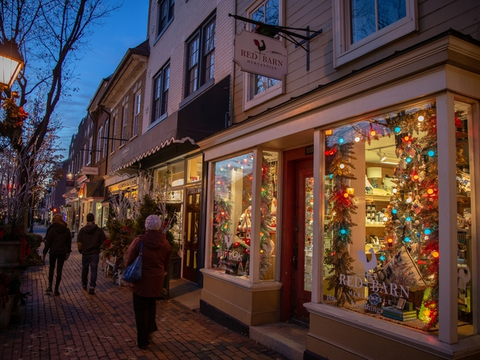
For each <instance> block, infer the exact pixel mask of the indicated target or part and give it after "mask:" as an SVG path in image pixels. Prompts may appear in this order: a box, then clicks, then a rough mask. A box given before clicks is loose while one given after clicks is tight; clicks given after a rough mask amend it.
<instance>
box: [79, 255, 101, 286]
mask: <svg viewBox="0 0 480 360" xmlns="http://www.w3.org/2000/svg"><path fill="white" fill-rule="evenodd" d="M99 261H100V255H99V254H90V255H82V285H85V286H86V285H87V282H88V270H89V269H90V270H92V272H91V274H90V287H91V288H94V287H95V286H97V273H98V262H99Z"/></svg>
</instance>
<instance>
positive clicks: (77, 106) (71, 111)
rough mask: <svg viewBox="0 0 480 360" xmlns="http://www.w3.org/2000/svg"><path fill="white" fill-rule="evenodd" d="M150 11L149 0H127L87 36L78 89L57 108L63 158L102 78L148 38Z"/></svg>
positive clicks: (78, 63) (77, 81)
mask: <svg viewBox="0 0 480 360" xmlns="http://www.w3.org/2000/svg"><path fill="white" fill-rule="evenodd" d="M115 1H116V0H114V2H115ZM117 2H118V1H117ZM147 14H148V0H124V4H123V6H122V7H121V8H120V9H119V10H117V11H114V12H113V13H111V15H110V16H109V17H107V18H105V19H104V24H103V25H98V26H96V27H95V28H93V34H92V35H91V36H90V37H88V38H87V41H88V42H89V49H85V50H84V51H83V52H82V53H81V54H80V55H81V60H80V61H77V62H76V63H75V67H76V70H75V74H76V75H77V76H76V77H77V78H78V80H76V81H75V82H74V83H73V84H72V86H73V87H76V88H79V91H78V92H75V93H73V94H72V96H71V97H70V98H69V99H67V100H66V101H63V102H62V103H59V105H58V106H57V108H56V111H55V112H56V114H57V115H59V116H60V118H61V119H62V120H61V121H62V124H63V128H62V130H60V131H59V133H58V135H59V137H60V140H59V141H60V143H59V144H58V147H59V148H62V149H64V150H63V151H61V154H62V155H63V156H64V160H66V159H67V157H68V148H69V146H70V141H71V139H72V135H73V134H76V133H77V131H78V125H79V124H80V121H81V120H82V118H84V117H85V116H86V115H87V107H88V104H89V102H90V100H91V98H92V96H93V95H94V94H95V91H96V90H97V88H98V85H99V84H100V81H101V80H102V79H103V78H106V77H108V76H109V75H111V74H112V73H113V72H114V71H115V69H116V68H117V66H118V64H119V63H120V61H121V60H122V58H123V56H124V55H125V53H126V51H127V50H128V49H129V48H133V47H135V46H137V45H139V44H140V43H142V42H143V41H145V40H146V38H147Z"/></svg>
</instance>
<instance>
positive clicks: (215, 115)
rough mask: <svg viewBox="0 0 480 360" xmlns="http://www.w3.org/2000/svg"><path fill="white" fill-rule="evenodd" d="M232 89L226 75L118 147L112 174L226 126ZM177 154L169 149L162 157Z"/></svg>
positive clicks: (193, 141)
mask: <svg viewBox="0 0 480 360" xmlns="http://www.w3.org/2000/svg"><path fill="white" fill-rule="evenodd" d="M229 88H230V76H227V77H225V78H224V79H222V80H221V81H219V82H218V83H216V84H214V85H212V86H211V87H210V88H209V89H208V90H206V91H205V92H204V93H202V94H201V95H200V96H198V97H197V98H194V99H192V100H189V101H186V100H185V103H184V104H181V105H180V106H181V108H180V110H178V111H176V112H174V113H173V114H171V115H170V116H168V117H167V118H166V119H164V120H162V121H160V122H158V123H157V124H153V126H151V128H150V129H148V130H147V132H145V133H144V134H142V135H141V136H139V137H138V138H137V139H136V140H134V141H132V142H131V143H128V144H126V145H125V146H124V147H122V148H119V149H118V150H117V151H116V153H115V154H114V155H113V156H112V157H111V163H110V174H113V173H115V172H118V171H119V170H126V169H127V168H129V167H132V165H134V164H135V163H137V162H140V161H141V160H143V159H145V158H147V157H151V156H152V155H154V154H156V153H158V152H159V151H160V150H162V149H163V150H166V149H168V148H172V147H173V145H176V144H183V145H185V146H182V148H191V147H192V146H193V147H198V146H197V145H196V142H197V141H199V140H201V139H203V138H205V137H207V136H210V135H212V134H214V133H216V132H218V131H220V130H222V129H224V128H225V126H226V119H227V118H228V111H229ZM187 100H188V99H187ZM118 145H119V144H118V143H117V146H118ZM186 145H190V146H186ZM173 150H175V149H173ZM174 156H178V152H175V151H173V152H171V153H170V152H169V154H165V156H164V157H165V159H161V160H166V159H167V158H168V157H170V158H171V157H174ZM142 165H143V164H142Z"/></svg>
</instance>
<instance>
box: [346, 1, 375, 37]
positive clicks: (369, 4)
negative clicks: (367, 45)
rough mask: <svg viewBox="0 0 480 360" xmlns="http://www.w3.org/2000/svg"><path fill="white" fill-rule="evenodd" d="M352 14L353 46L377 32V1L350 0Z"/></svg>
mask: <svg viewBox="0 0 480 360" xmlns="http://www.w3.org/2000/svg"><path fill="white" fill-rule="evenodd" d="M350 14H351V24H350V25H351V29H352V44H354V43H356V42H357V41H360V40H362V39H363V38H366V37H367V36H368V35H370V34H373V33H374V32H375V31H376V29H377V25H376V19H375V0H350Z"/></svg>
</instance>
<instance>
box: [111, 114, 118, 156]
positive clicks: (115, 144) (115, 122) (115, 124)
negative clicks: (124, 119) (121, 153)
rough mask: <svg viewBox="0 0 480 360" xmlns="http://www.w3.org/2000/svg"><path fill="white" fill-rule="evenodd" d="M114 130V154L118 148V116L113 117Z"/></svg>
mask: <svg viewBox="0 0 480 360" xmlns="http://www.w3.org/2000/svg"><path fill="white" fill-rule="evenodd" d="M112 125H113V126H112V130H113V136H112V138H113V139H112V152H114V151H115V149H116V147H117V140H116V138H117V116H116V115H115V116H114V117H113V124H112Z"/></svg>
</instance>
